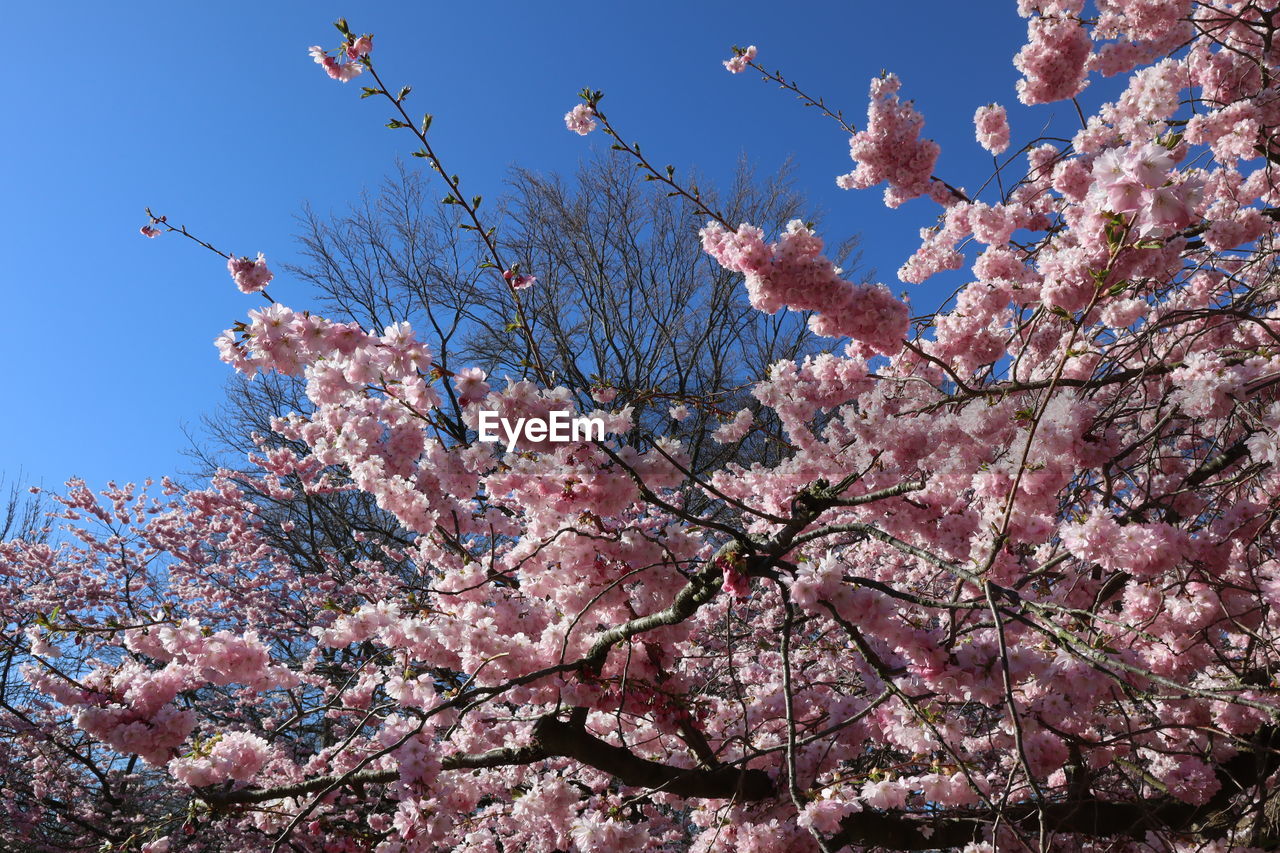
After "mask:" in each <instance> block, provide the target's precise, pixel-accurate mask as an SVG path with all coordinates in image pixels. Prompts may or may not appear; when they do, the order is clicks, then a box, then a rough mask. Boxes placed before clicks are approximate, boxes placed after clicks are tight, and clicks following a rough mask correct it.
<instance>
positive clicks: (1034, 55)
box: [1013, 3, 1093, 104]
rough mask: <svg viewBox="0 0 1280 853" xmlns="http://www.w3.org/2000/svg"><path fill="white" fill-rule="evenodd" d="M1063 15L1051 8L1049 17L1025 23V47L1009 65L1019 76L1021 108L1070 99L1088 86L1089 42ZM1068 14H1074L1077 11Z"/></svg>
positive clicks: (1074, 21)
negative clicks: (1052, 10)
mask: <svg viewBox="0 0 1280 853" xmlns="http://www.w3.org/2000/svg"><path fill="white" fill-rule="evenodd" d="M1052 5H1053V6H1055V7H1056V6H1058V5H1059V4H1052ZM1066 5H1068V6H1072V7H1078V6H1080V5H1082V4H1081V3H1072V4H1066ZM1067 11H1068V10H1061V11H1060V10H1058V9H1056V8H1055V10H1054V12H1053V13H1046V14H1042V15H1037V16H1035V17H1032V18H1031V20H1029V21H1028V22H1027V43H1026V45H1024V46H1023V48H1022V50H1020V51H1018V55H1017V56H1015V57H1014V59H1013V64H1014V65H1015V66H1016V67H1017V69H1018V70H1019V71H1021V72H1022V79H1021V80H1019V81H1018V98H1019V100H1021V101H1022V103H1024V104H1047V103H1051V102H1053V101H1062V100H1066V99H1067V98H1073V97H1075V96H1076V95H1078V94H1080V92H1081V91H1082V90H1083V89H1084V87H1085V85H1086V83H1087V82H1088V62H1089V55H1090V53H1091V51H1092V50H1093V42H1092V40H1091V39H1090V38H1089V31H1088V30H1086V29H1085V28H1084V26H1083V25H1082V24H1081V23H1080V21H1079V20H1077V19H1076V18H1075V17H1074V16H1073V15H1068V14H1067ZM1072 11H1075V12H1078V9H1073V10H1072Z"/></svg>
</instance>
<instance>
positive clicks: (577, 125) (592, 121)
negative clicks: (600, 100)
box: [564, 104, 596, 136]
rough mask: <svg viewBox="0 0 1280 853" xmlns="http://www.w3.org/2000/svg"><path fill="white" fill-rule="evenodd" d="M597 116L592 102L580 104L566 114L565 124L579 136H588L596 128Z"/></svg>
mask: <svg viewBox="0 0 1280 853" xmlns="http://www.w3.org/2000/svg"><path fill="white" fill-rule="evenodd" d="M595 116H596V111H595V110H594V109H592V108H591V105H590V104H578V105H577V106H576V107H574V108H573V109H571V110H569V112H567V113H565V114H564V125H565V127H567V128H569V129H570V130H572V131H573V132H574V133H576V134H578V135H579V136H586V135H587V134H588V133H590V132H591V131H593V130H595V129H596V118H595Z"/></svg>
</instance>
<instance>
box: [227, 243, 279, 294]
mask: <svg viewBox="0 0 1280 853" xmlns="http://www.w3.org/2000/svg"><path fill="white" fill-rule="evenodd" d="M227 271H228V272H230V273H231V277H232V278H233V279H235V282H236V287H238V288H240V292H241V293H258V292H259V291H261V290H263V289H264V288H265V287H266V286H267V285H268V284H270V283H271V279H272V278H273V277H274V276H273V274H272V272H271V270H269V269H267V259H266V258H265V257H263V255H262V253H261V252H259V253H258V259H257V260H256V261H253V260H250V259H248V258H237V257H236V256H235V255H232V256H231V257H230V258H228V259H227Z"/></svg>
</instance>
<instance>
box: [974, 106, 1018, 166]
mask: <svg viewBox="0 0 1280 853" xmlns="http://www.w3.org/2000/svg"><path fill="white" fill-rule="evenodd" d="M973 127H974V132H975V134H976V135H977V137H978V144H979V145H981V146H982V147H983V148H985V149H987V150H988V151H990V152H991V153H992V154H1003V153H1004V151H1005V150H1006V149H1007V148H1008V147H1009V117H1008V116H1007V115H1006V114H1005V110H1004V107H1002V106H1000V105H999V104H987V105H986V106H985V107H978V111H977V112H975V113H974V114H973Z"/></svg>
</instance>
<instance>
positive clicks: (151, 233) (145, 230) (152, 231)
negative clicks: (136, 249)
mask: <svg viewBox="0 0 1280 853" xmlns="http://www.w3.org/2000/svg"><path fill="white" fill-rule="evenodd" d="M138 230H139V231H140V232H142V236H143V237H159V236H160V229H159V228H152V227H151V226H150V225H143V226H142V227H141V228H139V229H138Z"/></svg>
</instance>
